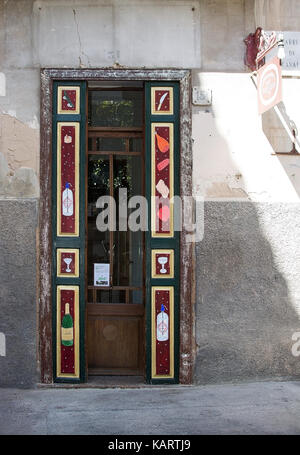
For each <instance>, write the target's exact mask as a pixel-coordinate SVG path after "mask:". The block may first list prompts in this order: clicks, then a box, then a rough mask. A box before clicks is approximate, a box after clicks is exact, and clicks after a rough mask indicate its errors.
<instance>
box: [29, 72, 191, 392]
mask: <svg viewBox="0 0 300 455" xmlns="http://www.w3.org/2000/svg"><path fill="white" fill-rule="evenodd" d="M54 80H60V81H66V80H69V81H72V80H73V81H80V80H81V81H82V80H84V81H109V80H110V81H119V80H123V81H125V80H128V81H166V82H167V81H177V82H179V85H180V196H181V197H183V196H189V197H191V196H192V169H193V168H192V161H193V159H192V108H191V71H190V70H177V69H174V70H172V69H168V70H164V69H119V68H118V69H54V68H47V69H42V70H41V104H40V182H41V184H40V204H39V235H38V239H37V242H38V248H37V251H38V259H37V275H38V280H37V281H38V296H39V305H38V326H39V327H38V333H39V335H38V336H39V343H38V344H39V350H38V368H39V371H40V382H41V383H44V384H51V383H52V382H53V369H52V365H53V363H52V360H53V358H52V270H51V268H52V235H51V233H52V166H51V163H52V87H53V81H54ZM189 234H190V233H189V232H187V231H186V230H185V229H184V228H183V230H182V231H181V233H180V281H181V283H182V285H181V286H180V314H179V318H180V346H179V362H180V366H179V382H180V383H181V384H191V383H192V381H193V369H194V363H195V334H194V331H195V330H194V327H195V244H194V243H192V242H189V241H188V238H189Z"/></svg>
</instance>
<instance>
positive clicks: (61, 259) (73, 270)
mask: <svg viewBox="0 0 300 455" xmlns="http://www.w3.org/2000/svg"><path fill="white" fill-rule="evenodd" d="M57 276H58V277H67V278H68V277H69V278H73V277H79V250H77V249H70V248H65V249H63V248H58V249H57Z"/></svg>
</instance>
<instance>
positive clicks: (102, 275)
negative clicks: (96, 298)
mask: <svg viewBox="0 0 300 455" xmlns="http://www.w3.org/2000/svg"><path fill="white" fill-rule="evenodd" d="M109 270H110V267H109V264H94V286H105V287H108V286H109V282H110V280H109Z"/></svg>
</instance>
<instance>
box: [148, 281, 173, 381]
mask: <svg viewBox="0 0 300 455" xmlns="http://www.w3.org/2000/svg"><path fill="white" fill-rule="evenodd" d="M151 300H152V301H151V305H152V324H151V325H152V379H170V378H173V377H174V288H173V286H153V287H152V299H151Z"/></svg>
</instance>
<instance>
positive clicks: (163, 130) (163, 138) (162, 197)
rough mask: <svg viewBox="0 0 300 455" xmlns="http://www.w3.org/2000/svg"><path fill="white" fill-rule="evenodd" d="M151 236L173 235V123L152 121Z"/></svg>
mask: <svg viewBox="0 0 300 455" xmlns="http://www.w3.org/2000/svg"><path fill="white" fill-rule="evenodd" d="M151 140H152V237H173V234H174V226H173V224H174V221H173V204H172V203H171V202H170V201H171V199H172V197H173V194H174V190H173V152H174V151H173V124H172V123H152V135H151Z"/></svg>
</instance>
